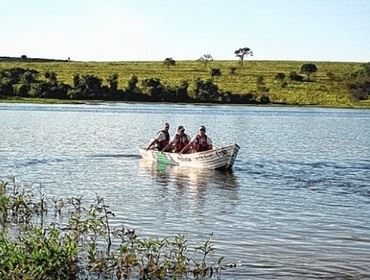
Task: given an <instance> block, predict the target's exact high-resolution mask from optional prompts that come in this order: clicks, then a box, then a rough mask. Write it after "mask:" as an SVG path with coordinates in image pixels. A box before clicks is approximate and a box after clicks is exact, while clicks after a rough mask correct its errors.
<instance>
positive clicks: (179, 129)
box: [177, 125, 185, 131]
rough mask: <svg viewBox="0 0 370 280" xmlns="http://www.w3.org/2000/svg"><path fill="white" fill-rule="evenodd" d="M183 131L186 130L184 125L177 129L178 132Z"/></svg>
mask: <svg viewBox="0 0 370 280" xmlns="http://www.w3.org/2000/svg"><path fill="white" fill-rule="evenodd" d="M181 130H185V128H184V127H183V126H182V125H180V126H179V127H178V128H177V131H181Z"/></svg>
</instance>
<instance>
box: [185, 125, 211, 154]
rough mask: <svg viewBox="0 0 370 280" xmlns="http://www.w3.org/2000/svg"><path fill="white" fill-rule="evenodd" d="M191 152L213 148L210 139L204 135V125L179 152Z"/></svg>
mask: <svg viewBox="0 0 370 280" xmlns="http://www.w3.org/2000/svg"><path fill="white" fill-rule="evenodd" d="M189 149H190V151H191V152H192V153H198V152H203V151H208V150H212V149H213V145H212V140H211V138H209V137H208V136H207V135H206V128H205V126H203V125H202V126H201V127H200V128H199V132H198V134H197V135H196V136H194V138H193V139H191V141H190V142H189V144H187V145H186V146H185V147H184V148H183V149H182V150H181V151H180V154H185V153H186V152H188V150H189Z"/></svg>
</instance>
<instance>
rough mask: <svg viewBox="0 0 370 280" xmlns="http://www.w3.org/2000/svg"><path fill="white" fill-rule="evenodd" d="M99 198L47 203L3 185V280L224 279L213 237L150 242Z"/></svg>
mask: <svg viewBox="0 0 370 280" xmlns="http://www.w3.org/2000/svg"><path fill="white" fill-rule="evenodd" d="M114 215H115V214H114V213H113V212H112V211H111V210H110V209H109V206H108V205H107V204H106V203H105V200H104V199H103V198H101V197H96V198H95V200H94V202H93V203H92V204H90V205H89V206H86V203H85V201H84V199H83V198H82V197H70V198H55V197H53V198H48V197H47V196H46V195H45V194H43V192H42V188H41V186H36V187H35V186H30V187H27V186H24V185H22V184H21V183H18V182H17V181H16V179H15V178H12V179H11V180H10V181H9V182H2V181H0V279H99V278H109V279H130V278H135V279H137V278H139V279H168V278H174V279H183V278H187V279H188V278H193V279H207V278H212V277H214V276H220V272H221V269H223V268H224V267H223V266H222V258H219V259H217V260H210V259H211V258H212V256H213V254H214V250H215V248H214V245H213V243H212V239H211V238H212V234H211V235H210V237H209V238H208V239H207V240H206V241H205V242H204V244H201V245H200V246H197V247H195V248H189V245H188V240H187V239H186V237H185V236H184V235H182V234H178V235H177V236H175V237H172V238H157V237H156V238H145V237H140V236H139V235H137V233H136V231H135V230H132V229H128V228H126V227H125V226H123V225H122V226H121V227H118V228H112V227H111V223H110V219H111V218H112V217H113V216H114Z"/></svg>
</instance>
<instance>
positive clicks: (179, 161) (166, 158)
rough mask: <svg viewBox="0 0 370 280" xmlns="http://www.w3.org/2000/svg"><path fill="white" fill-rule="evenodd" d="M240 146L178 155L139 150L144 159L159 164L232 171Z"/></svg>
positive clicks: (235, 145)
mask: <svg viewBox="0 0 370 280" xmlns="http://www.w3.org/2000/svg"><path fill="white" fill-rule="evenodd" d="M239 149H240V147H239V145H238V144H233V145H230V146H226V147H221V148H217V149H213V150H209V151H204V152H198V153H191V154H177V153H167V152H160V151H156V150H146V149H140V148H139V149H137V150H138V151H139V153H140V155H141V156H142V158H144V159H147V160H151V161H156V162H159V163H165V164H171V165H177V166H187V167H196V168H207V169H231V168H232V167H233V165H234V162H235V159H236V156H237V155H238V152H239Z"/></svg>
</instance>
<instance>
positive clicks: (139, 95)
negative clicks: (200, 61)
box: [0, 68, 269, 104]
mask: <svg viewBox="0 0 370 280" xmlns="http://www.w3.org/2000/svg"><path fill="white" fill-rule="evenodd" d="M218 70H219V69H218ZM39 74H40V73H39V72H38V71H36V70H29V69H22V68H12V69H5V70H3V71H1V72H0V77H1V80H0V94H2V95H10V96H21V97H39V98H56V99H76V100H121V101H151V102H201V103H202V102H205V103H250V102H249V99H245V98H241V99H238V98H237V96H236V98H227V99H225V98H223V96H224V92H223V91H222V90H220V89H219V87H218V86H217V84H216V83H215V82H214V81H213V80H212V79H200V78H196V80H195V93H194V95H193V96H192V97H190V96H189V94H188V88H189V82H188V81H187V80H182V81H180V84H179V85H176V86H169V85H165V84H164V83H163V82H162V81H161V79H159V78H146V79H144V80H142V81H141V87H138V86H137V84H138V82H139V80H138V78H137V77H136V76H132V78H131V79H130V80H129V82H128V86H127V88H126V89H124V90H119V89H118V75H117V74H113V75H111V76H110V77H109V78H108V79H107V82H108V85H103V79H102V78H100V77H99V76H96V75H90V74H87V75H82V76H80V75H79V74H76V75H74V77H73V87H72V86H69V85H67V84H64V83H61V82H58V80H57V75H56V73H55V72H52V71H47V72H46V73H45V75H44V76H45V78H46V81H43V80H38V79H37V77H38V75H39ZM228 94H229V95H233V94H232V93H228ZM254 101H255V100H254ZM253 103H257V102H253ZM261 103H263V104H267V103H269V99H265V100H264V101H262V100H261Z"/></svg>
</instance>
